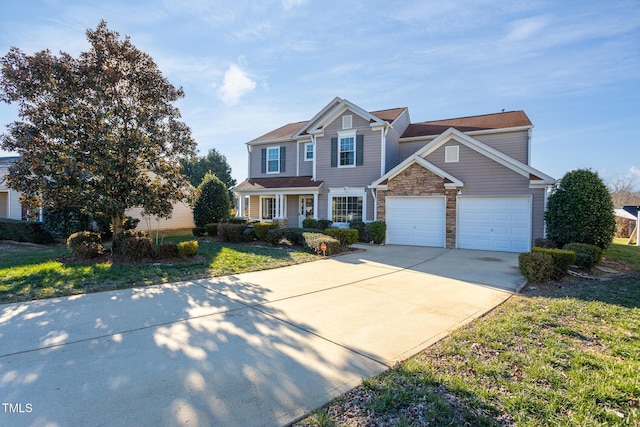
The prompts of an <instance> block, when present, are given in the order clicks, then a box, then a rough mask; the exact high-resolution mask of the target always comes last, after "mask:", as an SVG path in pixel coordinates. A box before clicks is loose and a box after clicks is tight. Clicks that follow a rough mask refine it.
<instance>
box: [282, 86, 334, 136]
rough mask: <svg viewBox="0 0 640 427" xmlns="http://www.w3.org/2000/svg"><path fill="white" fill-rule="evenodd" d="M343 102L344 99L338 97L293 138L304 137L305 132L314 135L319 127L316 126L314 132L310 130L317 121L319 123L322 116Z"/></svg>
mask: <svg viewBox="0 0 640 427" xmlns="http://www.w3.org/2000/svg"><path fill="white" fill-rule="evenodd" d="M342 101H343V99H342V98H340V97H338V96H336V97H335V98H333V100H332V101H331V102H329V103H328V104H327V105H325V106H324V108H323V109H322V110H320V111H319V112H318V114H316V115H315V116H313V118H312V119H311V120H309V121H308V122H307V124H306V125H304V126H303V127H302V128H300V129H299V130H298V132H296V134H295V135H293V137H294V138H297V137H299V136H300V135H302V134H303V133H304V132H309V133H314V131H317V128H318V126H315V127H314V129H313V130H312V131H309V129H311V126H312V125H313V124H314V123H315V122H316V121H318V120H319V119H320V118H321V117H322V116H324V115H325V114H326V113H327V111H329V110H331V109H332V108H335V106H336V104H340V103H341V102H342Z"/></svg>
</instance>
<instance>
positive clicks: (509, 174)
mask: <svg viewBox="0 0 640 427" xmlns="http://www.w3.org/2000/svg"><path fill="white" fill-rule="evenodd" d="M532 128H533V126H532V124H531V122H530V121H529V119H528V117H527V116H526V114H525V113H524V112H523V111H512V112H503V113H497V114H488V115H482V116H473V117H462V118H457V119H448V120H440V121H432V122H420V123H411V120H410V118H409V110H408V109H407V108H394V109H389V110H381V111H372V112H368V111H365V110H364V109H362V108H360V107H359V106H357V105H355V104H353V103H352V102H350V101H348V100H346V99H341V98H335V99H334V100H332V101H331V102H330V103H329V104H328V105H327V106H325V107H324V108H323V109H322V110H321V111H320V112H318V114H316V116H315V117H313V118H312V119H311V120H309V121H303V122H297V123H291V124H287V125H285V126H282V127H280V128H278V129H275V130H273V131H271V132H269V133H267V134H265V135H263V136H261V137H258V138H256V139H254V140H252V141H249V142H248V143H247V147H248V151H249V154H248V155H249V178H247V179H246V180H245V181H243V182H242V183H240V184H238V185H236V186H235V187H234V188H233V192H234V193H235V196H236V198H237V199H238V201H237V206H238V215H239V216H243V215H242V214H243V213H244V216H248V217H250V218H251V219H256V220H262V221H278V222H280V223H282V224H286V225H287V226H290V227H299V226H301V225H302V220H303V219H304V218H308V217H311V218H316V219H330V220H332V221H333V222H334V226H341V227H346V226H348V224H349V222H351V221H359V220H362V221H365V222H371V221H376V220H383V221H385V222H386V224H387V236H386V242H387V243H388V244H401V245H418V246H435V247H447V248H468V249H487V250H498V251H513V252H523V251H528V250H529V249H530V248H531V246H532V242H533V241H534V240H535V239H536V238H538V237H543V236H544V234H545V231H544V210H545V204H546V195H547V188H548V187H549V186H551V185H553V184H554V183H555V179H554V178H552V177H550V176H548V175H546V174H544V173H542V172H540V171H538V170H536V169H534V168H532V167H531V166H529V162H530V159H531V130H532Z"/></svg>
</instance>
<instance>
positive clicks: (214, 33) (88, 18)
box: [0, 0, 640, 189]
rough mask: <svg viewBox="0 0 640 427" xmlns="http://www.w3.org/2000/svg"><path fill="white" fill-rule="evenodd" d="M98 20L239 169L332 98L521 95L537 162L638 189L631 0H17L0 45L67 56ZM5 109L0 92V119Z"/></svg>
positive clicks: (404, 103) (8, 11) (490, 109)
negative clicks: (140, 56) (257, 148)
mask: <svg viewBox="0 0 640 427" xmlns="http://www.w3.org/2000/svg"><path fill="white" fill-rule="evenodd" d="M101 19H104V20H106V21H107V23H108V26H109V28H110V29H112V30H116V31H118V32H119V33H120V34H121V35H123V36H124V35H129V36H130V37H131V40H132V42H133V43H134V44H135V45H136V46H137V47H138V48H140V49H141V50H143V51H145V52H147V53H148V54H150V55H151V56H152V57H153V58H154V59H155V61H156V63H157V64H158V66H159V67H160V69H161V70H162V72H163V73H164V74H165V76H166V77H167V78H168V79H169V80H170V81H171V82H172V83H173V84H174V85H176V86H182V87H183V88H184V90H185V93H186V97H185V98H184V99H182V100H181V101H180V102H179V104H178V106H179V107H180V110H181V112H182V115H183V119H184V121H185V122H186V123H187V124H188V125H189V126H190V127H191V129H192V132H193V136H194V138H195V139H196V141H197V142H198V146H199V150H200V154H206V152H207V151H208V150H209V148H211V147H215V148H216V149H217V150H218V151H219V152H221V153H222V154H224V155H226V156H227V160H228V161H229V164H230V165H231V167H232V170H233V176H234V177H235V178H236V179H237V180H238V181H241V180H242V179H244V178H245V177H246V174H247V154H246V153H247V151H246V146H245V142H247V141H249V140H251V139H253V138H255V137H257V136H260V135H262V134H264V133H266V132H268V131H270V130H272V129H275V128H277V127H279V126H281V125H284V124H286V123H289V122H296V121H301V120H307V119H310V118H311V117H313V116H314V115H315V114H316V113H317V112H318V111H319V110H320V109H322V108H323V107H324V106H325V105H326V104H327V103H328V102H329V101H331V100H332V99H333V98H334V97H336V96H339V97H341V98H346V99H348V100H350V101H352V102H354V103H355V104H357V105H359V106H360V107H362V108H364V109H366V110H369V111H374V110H380V109H386V108H395V107H409V112H410V116H411V119H412V121H414V122H417V121H425V120H437V119H444V118H452V117H461V116H468V115H476V114H486V113H494V112H498V111H501V110H502V109H505V110H520V109H522V110H524V111H525V112H526V113H527V115H528V116H529V118H530V119H531V121H532V122H533V123H534V125H535V128H534V130H533V147H532V162H531V164H532V166H533V167H535V168H537V169H540V170H541V171H543V172H545V173H547V174H549V175H552V176H554V177H556V178H560V177H562V175H564V174H565V173H566V172H567V171H569V170H571V169H575V168H591V169H593V170H596V171H598V173H599V174H600V176H601V177H602V178H603V179H604V180H605V181H606V182H610V181H612V180H615V179H620V178H622V179H631V180H633V183H634V185H635V188H636V189H640V138H639V137H638V135H639V132H638V128H639V127H640V1H638V0H631V1H625V0H608V1H601V0H582V1H573V0H563V1H557V0H550V1H540V0H524V1H520V0H511V1H509V0H506V1H497V0H478V1H472V0H446V1H444V0H440V1H431V0H415V1H413V0H407V1H401V2H393V1H378V0H375V1H366V2H365V1H349V2H344V1H333V0H322V1H320V0H273V1H271V0H261V1H242V0H235V1H227V0H222V1H213V0H208V1H205V0H167V1H161V0H156V1H136V0H116V1H70V0H66V1H65V0H41V1H36V0H33V1H32V0H25V1H23V2H4V4H3V6H2V13H1V14H0V55H4V54H6V52H7V51H8V50H9V48H10V47H11V46H16V47H18V48H20V49H22V50H23V51H25V52H27V53H33V52H36V51H39V50H42V49H46V48H48V49H50V50H51V51H53V52H59V51H61V50H62V51H65V52H68V53H70V54H72V55H74V56H77V55H78V54H79V53H80V52H82V51H84V50H87V49H88V43H87V41H86V37H85V30H86V29H87V28H95V27H96V26H97V25H98V23H99V21H100V20H101ZM15 119H16V109H15V108H14V107H13V106H8V105H6V104H0V125H1V126H3V127H2V131H4V125H6V124H7V123H9V122H11V121H13V120H15ZM3 154H4V155H6V154H7V153H3V152H0V155H3Z"/></svg>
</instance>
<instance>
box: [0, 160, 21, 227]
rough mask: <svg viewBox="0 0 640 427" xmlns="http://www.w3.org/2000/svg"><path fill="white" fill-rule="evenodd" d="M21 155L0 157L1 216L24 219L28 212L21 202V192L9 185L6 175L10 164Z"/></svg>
mask: <svg viewBox="0 0 640 427" xmlns="http://www.w3.org/2000/svg"><path fill="white" fill-rule="evenodd" d="M18 158H19V157H15V156H14V157H0V218H10V219H18V220H20V219H24V218H25V214H26V212H24V211H23V209H22V205H21V204H20V200H19V198H20V194H21V193H19V192H17V191H15V190H12V189H11V188H9V187H7V183H6V179H5V175H7V173H9V166H10V165H11V164H12V163H13V162H14V161H16V160H17V159H18Z"/></svg>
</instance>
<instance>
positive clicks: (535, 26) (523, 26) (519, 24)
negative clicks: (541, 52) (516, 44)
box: [507, 16, 549, 41]
mask: <svg viewBox="0 0 640 427" xmlns="http://www.w3.org/2000/svg"><path fill="white" fill-rule="evenodd" d="M548 23H549V19H548V18H547V17H545V16H534V17H532V18H526V19H520V20H517V21H515V22H512V23H511V25H510V26H509V27H510V31H509V34H508V35H507V40H509V41H521V40H525V39H529V38H531V36H533V35H535V34H536V33H539V32H540V30H542V29H543V28H544V27H546V26H547V25H548Z"/></svg>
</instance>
